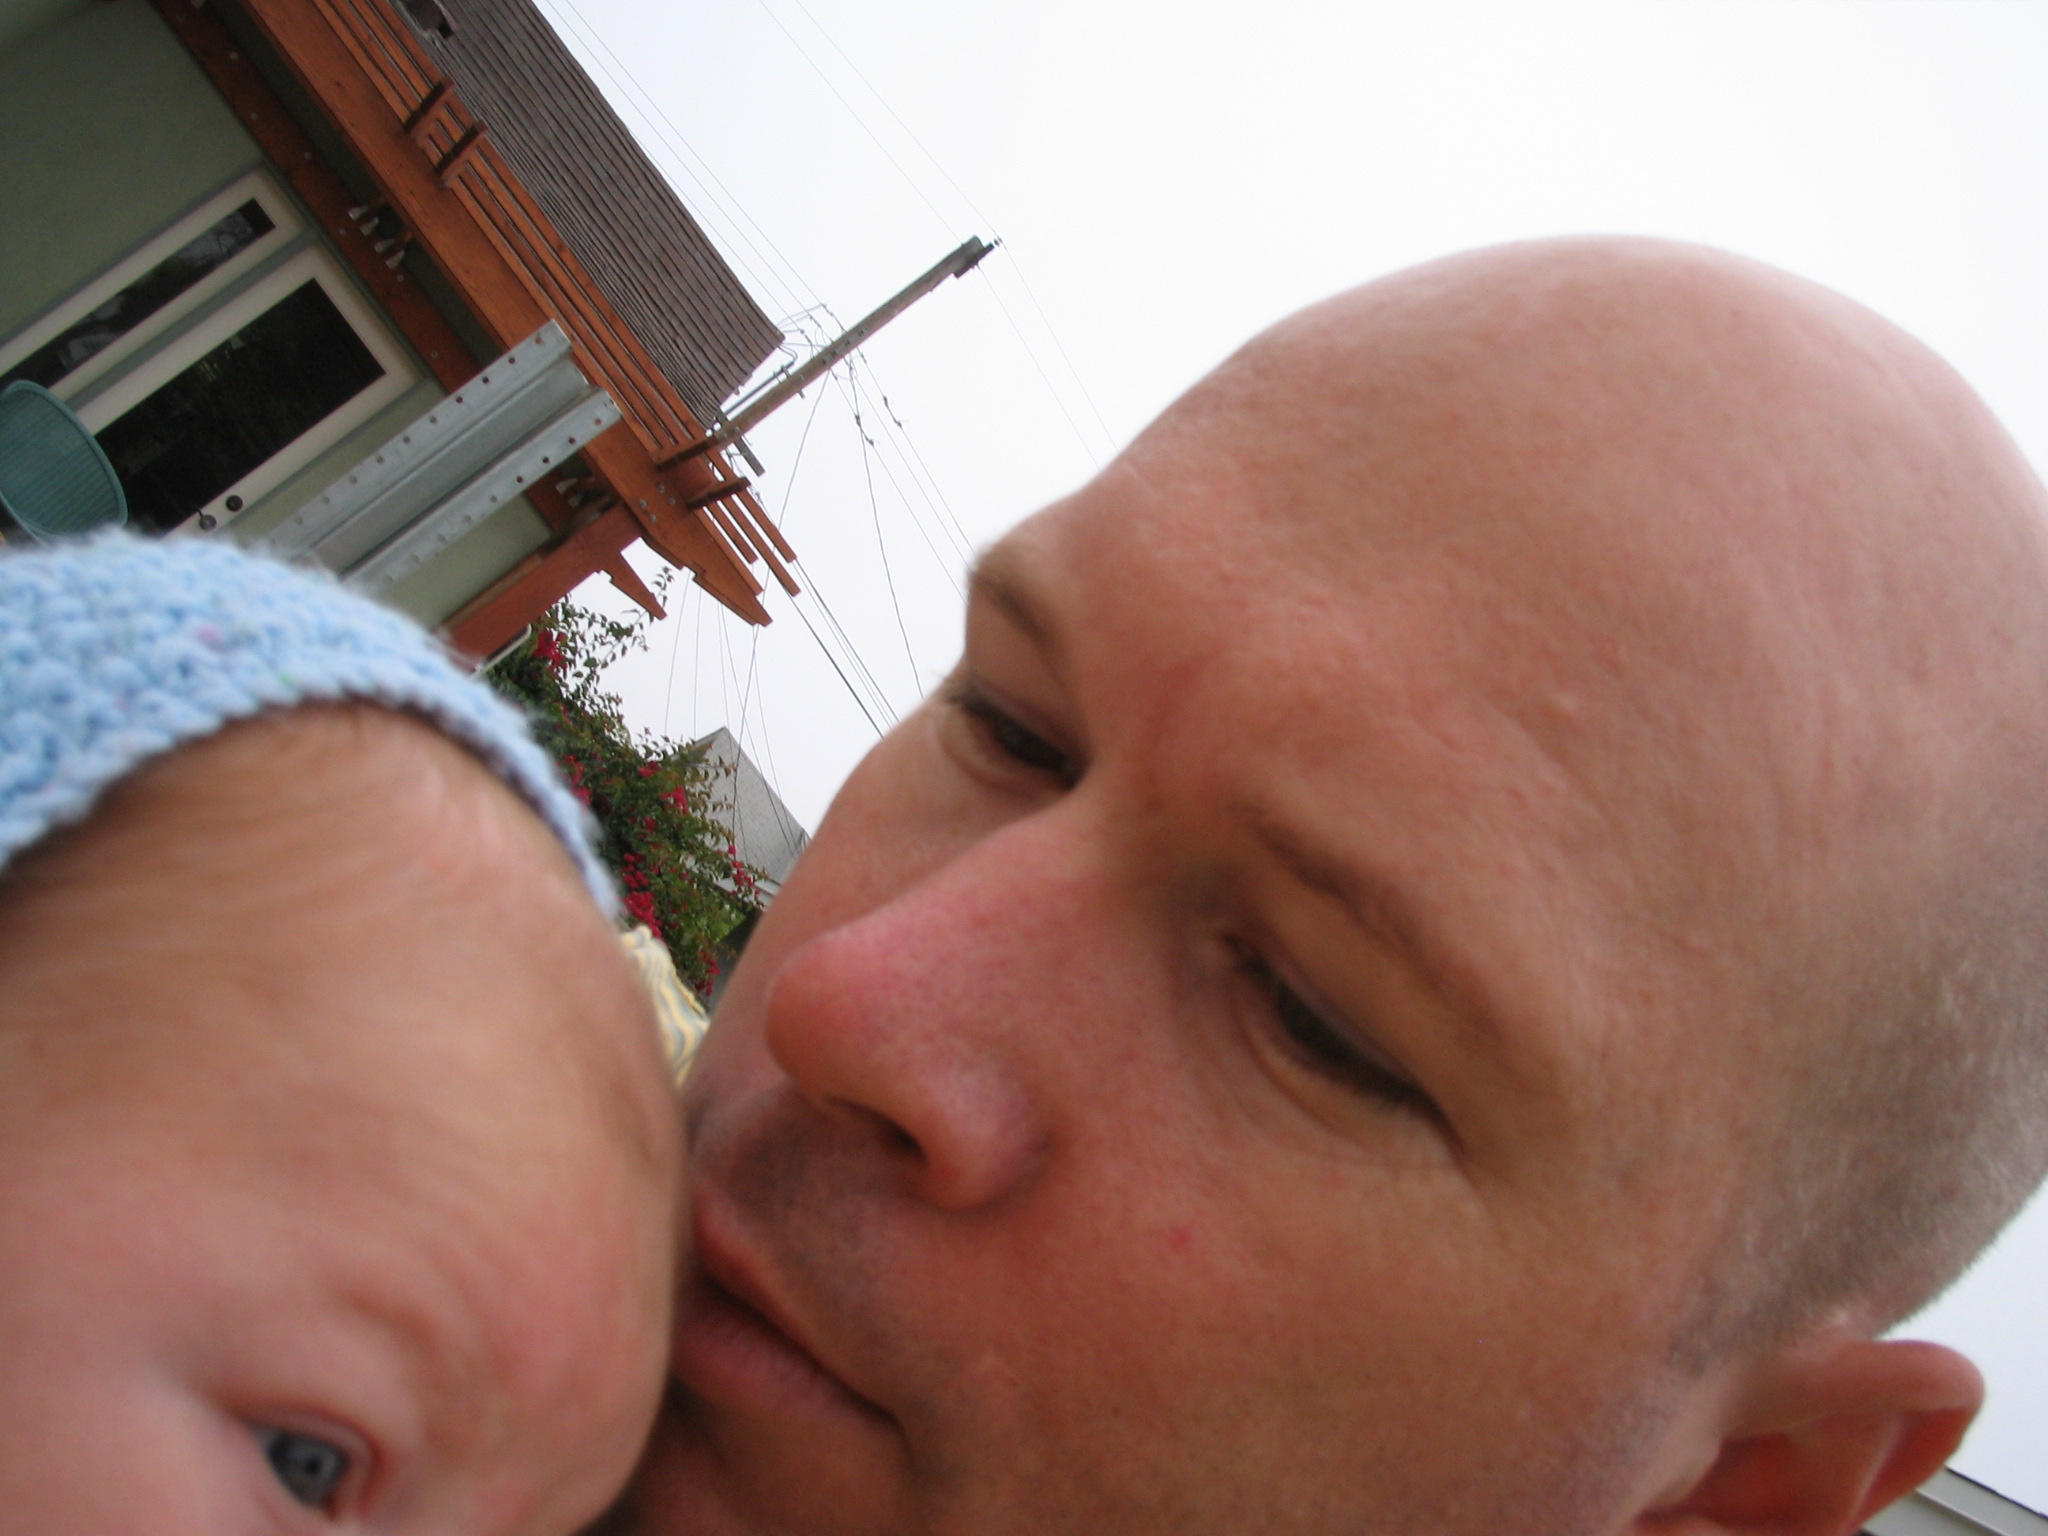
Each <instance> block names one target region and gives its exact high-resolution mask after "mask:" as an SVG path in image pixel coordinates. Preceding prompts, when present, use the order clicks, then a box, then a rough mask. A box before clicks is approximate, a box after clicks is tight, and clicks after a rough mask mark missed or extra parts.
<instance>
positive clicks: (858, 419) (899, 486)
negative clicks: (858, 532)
mask: <svg viewBox="0 0 2048 1536" xmlns="http://www.w3.org/2000/svg"><path fill="white" fill-rule="evenodd" d="M847 374H848V376H847V382H848V384H849V385H851V386H852V394H853V400H854V403H853V419H854V424H855V426H856V427H857V428H858V429H859V431H860V435H861V441H862V442H863V443H864V444H866V445H867V446H868V447H870V448H873V449H874V450H875V456H876V457H877V458H878V459H880V460H881V465H882V473H883V474H884V475H886V476H887V477H888V479H889V488H890V489H891V490H893V491H894V492H895V493H896V499H897V500H898V501H900V502H901V503H902V504H903V510H904V511H905V512H906V513H908V514H909V516H910V522H911V526H912V527H914V528H916V529H917V536H918V537H919V538H920V539H922V540H924V547H925V548H926V549H928V550H930V551H931V557H932V560H933V563H935V564H936V565H937V566H938V568H939V573H940V574H941V575H942V576H944V577H945V578H946V583H947V585H949V586H950V587H952V589H953V593H954V595H955V596H956V597H963V598H964V597H965V596H966V595H967V594H966V593H965V592H964V591H963V590H961V586H960V582H959V579H958V578H957V577H955V576H954V575H953V567H952V565H951V564H950V563H949V562H948V561H947V559H946V557H945V556H944V555H942V554H940V553H939V546H938V545H936V544H934V543H933V542H932V536H931V534H930V533H928V532H927V531H926V530H925V526H924V519H922V518H920V517H919V516H918V515H917V508H916V507H914V506H912V505H911V502H910V498H909V497H908V496H906V495H905V494H904V493H903V483H902V482H901V481H900V480H898V479H897V478H896V471H895V470H893V469H891V468H890V467H889V461H888V460H887V459H886V458H883V457H882V452H881V445H880V444H879V443H877V442H876V441H875V440H874V438H873V437H871V436H869V435H868V431H867V427H866V425H865V418H864V417H863V416H862V415H861V411H860V405H859V403H858V402H859V398H860V385H859V377H858V375H856V374H854V373H853V371H852V369H850V368H849V369H848V371H847ZM863 459H865V455H863ZM868 493H869V498H870V500H872V499H873V494H874V477H873V476H872V475H870V476H869V477H868Z"/></svg>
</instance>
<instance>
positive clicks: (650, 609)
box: [598, 550, 668, 619]
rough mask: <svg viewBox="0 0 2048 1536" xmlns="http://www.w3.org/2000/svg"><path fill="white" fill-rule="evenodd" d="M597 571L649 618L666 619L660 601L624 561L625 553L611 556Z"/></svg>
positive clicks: (626, 561)
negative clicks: (605, 576)
mask: <svg viewBox="0 0 2048 1536" xmlns="http://www.w3.org/2000/svg"><path fill="white" fill-rule="evenodd" d="M598 569H599V570H601V571H603V572H604V573H605V575H607V576H609V577H611V579H612V585H613V586H615V587H617V588H618V589H619V590H620V591H621V592H623V593H625V594H626V596H628V597H630V598H631V599H633V601H634V602H636V603H638V604H639V605H640V606H641V607H642V608H645V609H646V610H647V616H648V617H649V618H651V619H665V618H667V617H668V615H667V614H666V613H665V612H663V611H662V606H661V599H660V598H658V597H656V596H655V595H654V592H653V590H652V589H651V588H650V587H649V586H648V585H647V583H646V582H644V581H642V580H641V579H640V573H639V572H638V571H636V570H634V569H633V566H632V564H631V562H629V561H628V560H627V559H626V552H625V551H624V550H620V551H619V552H618V553H617V554H616V555H613V556H612V557H611V558H610V559H609V560H607V561H605V562H604V563H603V564H602V565H600V566H599V567H598Z"/></svg>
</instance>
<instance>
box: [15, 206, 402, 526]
mask: <svg viewBox="0 0 2048 1536" xmlns="http://www.w3.org/2000/svg"><path fill="white" fill-rule="evenodd" d="M14 378H27V379H33V380H35V381H36V382H37V383H40V384H43V385H45V386H46V387H48V388H50V389H52V390H55V391H56V392H57V394H59V395H60V396H63V397H64V398H65V399H66V400H67V402H68V403H69V404H70V405H71V407H72V409H73V410H74V411H76V412H77V413H78V417H79V419H80V420H81V421H83V422H84V423H85V424H86V426H87V427H89V428H90V429H91V430H92V432H93V434H94V435H95V436H96V437H98V439H99V441H100V446H101V447H102V448H104V449H105V450H106V451H107V457H108V458H110V459H111V460H112V461H113V464H114V469H115V472H116V473H117V474H119V476H120V477H121V485H122V488H123V490H124V491H125V492H126V494H127V497H128V514H129V520H130V522H131V523H132V524H134V525H135V526H136V527H139V528H143V529H147V530H150V531H153V532H158V533H168V532H169V531H171V530H172V529H174V528H177V527H180V526H182V525H184V524H185V523H186V522H188V521H189V520H191V519H194V518H197V519H199V522H200V526H202V527H206V528H211V527H214V526H216V525H217V524H218V523H221V522H226V521H228V520H230V519H231V518H233V517H234V516H235V515H236V514H237V513H239V512H241V511H243V510H244V509H245V508H246V507H248V506H249V505H250V504H252V503H253V502H255V501H256V500H257V499H258V498H259V497H261V496H263V495H265V494H266V493H268V492H269V491H271V490H274V489H275V488H276V487H277V486H279V485H280V484H282V483H283V482H284V481H285V480H286V479H287V478H289V477H290V476H291V475H293V474H294V473H296V472H297V471H298V470H300V469H303V468H304V467H305V466H306V465H307V464H309V463H311V462H312V461H313V460H314V459H315V458H316V457H317V456H318V455H320V454H321V453H323V452H324V451H326V450H327V449H328V448H331V447H333V446H334V445H335V444H336V443H338V442H340V441H341V440H342V439H343V438H344V437H346V436H347V435H348V434H349V433H350V432H352V431H354V430H355V429H356V428H357V427H359V426H361V425H362V424H363V423H364V422H366V421H368V420H369V419H370V418H371V417H372V416H374V415H375V414H376V413H377V412H378V411H380V410H382V409H383V408H384V407H385V406H386V405H388V404H390V403H391V402H392V401H393V400H395V399H397V398H398V397H399V396H400V395H401V394H403V393H404V392H405V391H406V390H407V389H408V388H410V387H411V386H412V384H413V383H414V382H415V381H416V380H417V379H418V378H419V374H418V372H417V370H416V369H415V368H414V367H413V365H412V363H411V361H410V360H409V358H408V356H407V354H406V352H405V349H404V348H403V346H402V345H401V344H400V343H399V342H398V340H397V338H396V337H395V336H393V335H392V333H391V331H390V330H389V328H388V327H387V326H386V325H385V324H384V322H383V320H382V317H381V316H379V315H378V314H377V313H376V311H375V310H373V309H372V308H371V307H370V306H369V305H368V304H367V303H366V302H365V301H364V300H363V299H362V297H361V296H360V295H359V294H358V292H357V291H356V288H355V285H354V283H353V282H352V281H351V280H350V278H349V277H348V275H347V273H346V272H344V271H343V269H342V267H341V265H340V263H339V262H338V261H337V260H336V259H335V258H334V257H333V256H332V255H330V254H329V253H328V251H327V250H326V249H325V248H324V247H323V246H322V245H320V244H319V243H318V237H317V235H315V234H314V233H313V232H312V231H311V230H309V229H308V228H307V226H306V222H305V220H304V219H303V218H302V217H301V216H300V215H299V214H298V212H297V211H296V208H295V207H294V205H293V204H292V203H291V200H290V199H289V198H288V197H286V196H285V195H284V194H283V192H282V191H281V190H280V189H279V188H278V187H277V186H276V184H275V183H273V182H272V181H271V180H270V178H269V177H268V176H266V175H264V174H262V173H254V174H251V175H249V176H246V177H243V178H241V179H240V180H239V181H237V182H236V183H234V185H232V186H230V187H227V188H224V189H223V190H222V191H221V192H220V193H219V194H218V195H217V196H215V197H212V198H209V199H208V200H207V201H206V203H204V204H203V205H201V206H200V207H199V208H197V209H194V210H193V212H192V213H191V214H189V215H187V216H186V217H185V218H183V219H180V220H179V221H178V222H177V223H176V224H174V225H172V226H171V227H170V228H169V229H167V230H165V231H164V232H163V233H162V234H161V235H159V236H157V237H156V238H155V239H153V240H151V241H150V242H149V243H148V244H147V245H145V246H144V247H143V248H142V249H141V250H139V251H137V252H136V253H135V254H134V255H133V256H131V257H129V258H128V259H127V260H126V261H124V262H122V263H121V264H120V265H119V266H117V267H115V268H114V269H113V270H112V271H111V272H108V273H107V274H105V275H104V276H103V277H101V278H100V279H98V280H97V281H95V282H93V283H91V284H89V285H87V286H86V287H85V288H83V289H81V290H80V291H79V292H78V293H76V294H74V295H73V296H72V297H71V298H70V299H68V300H66V301H65V302H64V303H63V304H61V305H59V306H58V307H57V308H56V309H55V310H53V311H52V312H51V313H50V314H48V315H46V316H44V317H43V319H42V320H40V321H38V322H37V323H36V324H35V325H33V326H31V327H29V328H28V329H27V330H25V331H23V332H22V333H21V334H20V335H18V336H16V337H13V338H11V339H10V340H8V341H7V342H5V343H4V344H0V381H4V380H9V379H14Z"/></svg>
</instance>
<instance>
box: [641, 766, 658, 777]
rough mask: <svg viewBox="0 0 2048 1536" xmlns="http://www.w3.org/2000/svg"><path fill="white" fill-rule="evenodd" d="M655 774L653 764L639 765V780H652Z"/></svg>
mask: <svg viewBox="0 0 2048 1536" xmlns="http://www.w3.org/2000/svg"><path fill="white" fill-rule="evenodd" d="M655 772H656V769H655V766H654V764H652V763H642V764H641V765H640V777H641V778H643V779H651V778H653V777H654V775H655Z"/></svg>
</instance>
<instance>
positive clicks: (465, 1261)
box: [0, 544, 679, 1536]
mask: <svg viewBox="0 0 2048 1536" xmlns="http://www.w3.org/2000/svg"><path fill="white" fill-rule="evenodd" d="M53 573H54V575H53ZM110 573H111V575H110ZM166 580H168V581H169V582H170V583H171V585H170V586H169V587H166V586H165V584H164V583H165V582H166ZM53 584H54V587H55V588H56V590H57V595H58V598H59V599H61V601H58V602H56V603H54V604H53V603H52V601H51V600H50V591H49V590H48V589H50V588H51V587H52V586H53ZM80 592H84V593H85V594H86V596H85V598H84V599H83V600H82V601H81V600H79V594H80ZM195 592H197V593H198V598H197V600H196V603H195V600H194V596H193V594H194V593H195ZM110 593H111V596H110V595H109V594H110ZM167 594H172V595H167ZM269 596H275V597H278V599H279V601H280V602H281V603H282V604H283V607H282V608H280V610H279V611H278V613H277V614H275V615H271V616H268V617H266V616H265V615H264V614H262V613H260V612H259V613H252V612H251V608H252V604H253V605H254V606H255V607H258V608H260V607H261V606H262V601H263V600H264V599H266V598H267V597H269ZM167 607H168V608H170V609H172V610H175V611H173V612H171V613H169V614H168V615H166V613H165V609H166V608H167ZM195 607H196V611H193V610H195ZM309 616H310V617H309ZM273 620H274V622H273ZM67 626H68V627H67ZM25 629H36V630H39V631H40V633H39V634H38V635H37V636H35V637H34V639H35V640H36V642H37V643H34V644H28V643H24V631H25ZM81 637H83V639H81ZM167 637H168V638H167ZM408 647H410V648H411V653H410V654H405V653H406V651H407V648H408ZM82 652H83V653H85V654H83V655H82ZM351 653H352V654H351ZM394 655H397V656H399V657H400V660H399V661H397V662H394V660H393V657H394ZM437 669H439V670H438V671H437ZM25 678H26V679H28V681H27V682H24V679H25ZM472 687H473V685H471V684H469V683H468V682H467V681H465V680H462V679H459V678H457V677H456V676H455V675H454V674H453V673H452V672H448V671H447V670H446V669H445V668H442V667H441V664H440V663H439V662H438V661H437V660H435V659H434V658H433V657H432V656H431V654H430V652H429V648H428V645H427V642H426V641H425V639H424V637H418V636H413V635H410V634H408V633H407V632H405V630H404V629H403V626H402V625H399V624H398V623H397V621H395V620H388V619H387V618H386V616H383V615H380V614H375V613H373V612H372V611H370V610H368V609H367V607H364V606H361V605H357V604H356V603H355V601H354V600H353V599H351V598H348V597H346V596H345V595H344V594H341V593H339V592H338V591H336V590H335V589H334V588H332V587H331V586H330V585H326V584H323V583H317V582H314V581H311V580H310V579H308V578H304V577H301V576H299V575H297V574H295V573H288V572H283V571H280V570H277V569H275V568H268V567H264V566H261V565H260V564H258V563H256V562H253V561H249V560H247V559H246V558H245V557H241V556H238V555H235V554H233V553H232V552H229V551H220V550H203V551H197V552H194V551H193V550H191V549H188V550H186V551H181V550H177V549H173V548H171V547H169V546H164V547H162V548H146V547H141V546H136V545H131V544H109V545H99V546H95V547H91V548H87V549H83V550H73V551H66V552H64V553H62V554H61V555H45V554H33V555H13V554H10V555H7V556H4V557H0V863H4V868H0V1361H4V1362H5V1366H4V1368H0V1444H4V1445H5V1447H6V1450H5V1452H4V1454H0V1530H4V1531H8V1532H12V1531H14V1530H21V1531H35V1532H37V1533H38V1536H71V1533H78V1536H84V1533H87V1532H91V1533H101V1532H106V1531H113V1530H147V1531H150V1532H151V1533H153V1536H157V1533H165V1536H169V1533H184V1532H192V1533H195V1536H197V1533H207V1536H222V1533H227V1532H235V1533H241V1532H250V1533H255V1532H268V1531H278V1532H287V1531H317V1530H321V1529H325V1528H331V1527H333V1526H337V1525H339V1526H347V1527H350V1528H357V1529H374V1530H379V1531H390V1532H410V1531H419V1532H430V1531H431V1532H435V1533H450V1536H464V1533H475V1536H487V1533H488V1536H529V1533H530V1536H567V1533H568V1532H571V1531H573V1530H575V1529H577V1528H578V1527H579V1526H580V1525H582V1524H583V1523H584V1522H586V1521H588V1520H589V1519H591V1518H592V1517H594V1516H595V1515H596V1514H598V1513H599V1512H600V1510H601V1509H602V1508H603V1506H604V1505H605V1503H606V1502H607V1501H608V1500H609V1499H610V1497H611V1496H612V1495H613V1494H614V1493H615V1492H616V1490H617V1488H618V1486H619V1485H620V1484H621V1483H622V1482H623V1480H624V1478H625V1476H626V1474H627V1472H628V1470H629V1469H630V1466H631V1463H632V1460H633V1458H634V1455H635V1453H636V1451H637V1449H638V1446H639V1443H640V1440H641V1438H642V1436H643V1435H644V1433H645V1431H646V1428H647V1425H648V1422H649V1420H650V1418H651V1416H652V1413H653V1410H654V1406H655V1403H656V1400H657V1397H658V1395H659V1392H660V1390H661V1381H662V1376H663V1367H664V1358H663V1356H664V1344H665V1337H666V1326H667V1298H668V1292H669V1288H670V1276H671V1266H672V1263H673V1246H674V1242H675V1232H676V1220H677V1206H678V1190H677V1181H678V1178H679V1173H678V1167H679V1150H678V1146H677V1132H676V1127H675V1124H674V1116H673V1109H672V1104H671V1100H670V1096H669V1094H668V1090H667V1075H666V1069H665V1066H664V1063H663V1061H662V1059H661V1054H660V1049H659V1045H658V1042H657V1039H656V1035H655V1032H654V1024H653V1022H652V1018H651V1013H650V1007H649V1004H648V1001H647V998H646V996H645V994H644V993H643V992H642V991H641V990H640V987H639V984H638V982H637V980H636V978H635V977H634V976H633V974H632V973H631V971H630V969H629V968H628V966H627V964H626V962H625V960H624V958H623V956H622V954H621V951H620V949H619V946H618V943H617V941H616V939H615V938H614V937H613V935H612V933H611V930H610V928H609V926H608V924H607V922H606V920H605V917H604V915H603V914H602V912H601V911H600V908H599V904H598V900H597V899H593V888H595V890H596V891H597V893H598V897H599V899H608V898H606V897H604V895H603V887H602V885H601V877H598V876H596V875H595V873H594V871H593V869H592V867H591V866H590V864H589V861H588V853H587V851H586V849H585V848H584V846H583V844H582V843H581V841H580V832H579V830H578V828H577V823H576V821H575V816H574V806H573V802H568V801H567V799H566V796H564V795H563V794H562V793H561V792H560V790H559V788H558V787H557V786H555V785H554V784H553V783H552V782H551V781H550V780H549V778H548V777H547V774H546V771H545V764H544V763H543V762H542V761H541V760H540V759H539V758H538V756H537V755H535V754H534V753H533V751H532V749H531V747H530V745H529V744H526V743H524V742H523V740H522V739H521V738H519V736H518V735H517V733H516V731H515V730H513V729H512V728H511V726H510V722H509V719H508V718H507V717H503V716H500V715H498V714H497V713H496V711H495V708H494V705H493V704H492V702H491V701H488V700H479V699H478V698H477V697H476V696H475V695H474V694H472V693H471V691H470V690H471V689H472ZM245 705H246V707H245ZM52 716H55V717H56V718H55V719H54V721H53V720H52V719H51V718H50V717H52ZM428 720H432V721H433V722H434V723H432V724H429V723H427V721H428ZM450 733H452V734H453V736H454V737H456V738H459V741H460V744H458V740H456V739H451V735H450ZM486 761H488V762H489V763H490V764H491V766H489V767H486V766H485V763H486ZM81 786H82V789H83V792H82V793H80V792H77V791H79V790H80V789H81ZM508 786H510V787H508ZM53 805H55V806H56V807H57V809H56V810H55V811H54V812H53V811H52V809H51V807H52V806H53ZM537 812H538V814H536V813H537Z"/></svg>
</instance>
